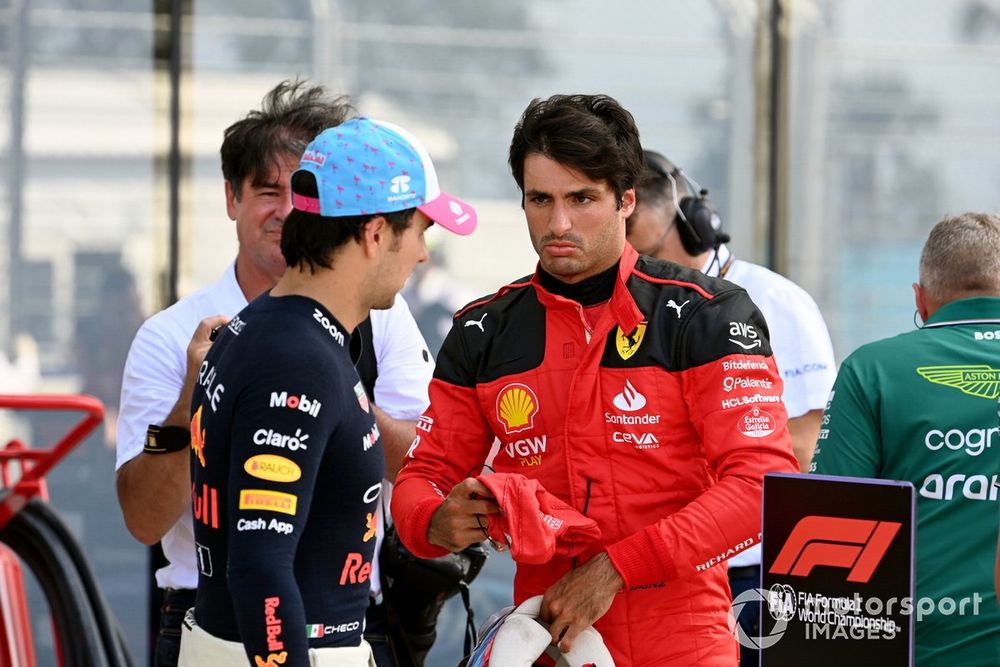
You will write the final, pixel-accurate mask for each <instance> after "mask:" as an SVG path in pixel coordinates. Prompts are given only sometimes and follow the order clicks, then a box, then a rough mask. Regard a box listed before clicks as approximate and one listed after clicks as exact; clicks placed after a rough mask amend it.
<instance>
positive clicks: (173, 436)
mask: <svg viewBox="0 0 1000 667" xmlns="http://www.w3.org/2000/svg"><path fill="white" fill-rule="evenodd" d="M190 446H191V431H189V430H187V429H186V428H184V427H183V426H157V425H156V424H150V425H149V428H148V429H146V445H145V446H144V447H143V448H142V451H144V452H146V453H147V454H170V453H171V452H179V451H181V450H182V449H187V448H188V447H190Z"/></svg>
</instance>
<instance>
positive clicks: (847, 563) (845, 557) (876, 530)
mask: <svg viewBox="0 0 1000 667" xmlns="http://www.w3.org/2000/svg"><path fill="white" fill-rule="evenodd" d="M900 526H902V524H901V523H898V522H895V521H870V520H867V519H844V518H840V517H833V516H815V515H814V516H807V517H804V518H802V519H800V520H799V522H798V523H797V524H795V528H793V529H792V532H791V534H790V535H789V536H788V539H787V540H785V545H784V546H783V547H781V551H780V552H779V553H778V557H777V558H775V559H774V564H773V565H771V569H770V570H769V572H770V573H771V574H782V575H788V576H792V577H808V576H809V573H810V572H812V569H813V568H814V567H816V566H818V565H826V566H831V567H841V568H845V569H848V570H850V571H849V572H848V574H847V581H853V582H857V583H861V584H865V583H868V581H869V580H870V579H871V578H872V575H873V574H874V573H875V569H876V568H877V567H878V565H879V563H881V562H882V557H883V556H885V552H886V551H887V550H888V549H889V545H890V544H892V541H893V538H895V537H896V533H897V532H899V528H900Z"/></svg>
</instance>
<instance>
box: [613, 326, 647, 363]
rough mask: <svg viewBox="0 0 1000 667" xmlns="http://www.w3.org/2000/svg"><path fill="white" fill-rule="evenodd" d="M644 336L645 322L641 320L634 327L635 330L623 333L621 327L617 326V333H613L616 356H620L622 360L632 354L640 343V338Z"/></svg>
mask: <svg viewBox="0 0 1000 667" xmlns="http://www.w3.org/2000/svg"><path fill="white" fill-rule="evenodd" d="M645 336H646V323H645V322H642V323H641V324H639V326H637V327H636V328H635V331H633V332H632V333H630V334H628V335H627V336H626V335H625V332H624V331H622V328H621V327H618V333H617V334H615V349H617V350H618V356H619V357H621V358H622V361H624V360H625V359H628V358H629V357H631V356H632V355H634V354H635V353H636V352H637V351H638V350H639V346H640V345H642V339H643V338H644V337H645Z"/></svg>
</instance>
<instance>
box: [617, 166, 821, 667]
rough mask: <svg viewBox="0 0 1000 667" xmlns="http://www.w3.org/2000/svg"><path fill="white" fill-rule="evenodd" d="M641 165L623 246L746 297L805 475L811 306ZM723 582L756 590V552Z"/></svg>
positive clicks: (698, 202)
mask: <svg viewBox="0 0 1000 667" xmlns="http://www.w3.org/2000/svg"><path fill="white" fill-rule="evenodd" d="M643 158H644V160H645V169H644V170H643V175H642V178H641V179H640V181H639V185H638V186H637V187H636V201H637V203H636V208H635V211H634V212H633V213H632V215H631V216H629V218H628V220H627V221H626V233H627V235H628V241H629V242H630V243H631V244H632V245H633V246H634V247H635V249H636V250H637V251H638V252H639V253H641V254H643V255H649V256H651V257H656V258H657V259H664V260H668V261H671V262H675V263H677V264H681V265H684V266H688V267H691V268H694V269H700V270H701V271H703V272H704V273H706V274H708V275H710V276H715V277H719V278H724V279H726V280H729V281H730V282H733V283H736V284H737V285H739V286H741V287H743V288H744V289H745V290H746V291H747V293H749V295H750V298H751V299H752V300H753V302H754V303H755V304H756V305H757V307H758V308H760V311H761V313H763V315H764V319H765V320H767V325H768V329H769V331H770V341H771V350H772V351H773V353H774V359H775V361H776V362H777V364H778V370H779V371H780V373H781V379H782V381H783V382H784V391H783V393H782V395H781V398H782V401H783V402H784V403H785V407H786V408H787V410H788V430H789V432H790V434H791V436H792V448H793V449H794V451H795V457H796V458H797V459H798V460H799V467H800V469H801V470H802V472H808V470H809V466H810V464H811V461H812V456H813V451H814V450H815V448H816V439H817V437H818V436H819V433H820V422H821V420H822V419H823V408H824V407H825V406H826V401H827V397H828V396H829V394H830V388H831V387H832V386H833V381H834V379H835V378H836V375H837V367H836V364H835V362H834V358H833V345H832V343H831V342H830V334H829V333H828V332H827V329H826V323H825V322H824V321H823V316H822V315H821V314H820V311H819V307H818V306H817V305H816V302H815V301H814V300H813V298H812V297H811V296H809V294H808V293H807V292H806V291H805V290H804V289H802V288H801V287H799V286H798V285H796V284H795V283H793V282H792V281H791V280H789V279H787V278H785V277H784V276H781V275H778V274H777V273H774V272H773V271H770V270H769V269H766V268H764V267H763V266H759V265H757V264H752V263H750V262H745V261H742V260H738V259H736V258H735V257H734V256H733V254H732V253H731V252H730V251H729V248H727V247H726V245H725V243H726V241H728V240H729V236H728V235H727V234H725V233H723V232H722V229H721V227H722V225H721V220H720V218H719V216H718V215H717V214H716V213H715V211H713V210H712V208H711V204H710V203H709V202H708V199H707V194H708V193H707V192H706V191H704V190H701V189H700V188H699V187H698V186H697V184H695V183H694V182H693V181H692V180H691V179H689V178H688V177H687V176H686V175H685V174H684V173H683V172H682V171H681V169H680V168H679V167H677V166H676V165H675V164H673V163H672V162H671V161H670V160H668V159H667V158H666V157H664V156H663V155H661V154H660V153H657V152H655V151H649V150H647V151H643ZM734 342H735V341H734ZM738 344H739V343H738ZM751 344H752V343H751ZM739 379H740V378H739V373H738V372H734V373H733V375H732V381H733V384H732V385H731V386H729V387H723V389H724V390H725V391H726V392H732V393H733V395H734V396H740V395H741V394H743V393H746V392H741V391H740V386H739ZM750 393H752V391H751V392H750ZM729 583H730V587H731V588H732V592H733V596H734V597H736V596H738V595H739V594H740V593H741V592H743V591H745V590H748V589H752V588H756V587H758V586H760V547H759V546H757V547H754V548H753V549H750V550H748V551H747V552H745V553H743V554H738V555H736V556H734V557H733V558H731V559H729ZM757 608H758V606H757V605H752V604H748V605H746V606H745V607H744V609H743V613H742V614H741V615H740V624H741V625H742V626H743V627H744V629H745V630H746V631H747V634H748V635H749V636H751V637H754V636H759V634H760V632H759V623H758V618H757V613H758V612H757ZM741 645H742V647H741V661H740V662H741V664H757V656H756V651H754V650H752V649H751V648H749V647H747V646H746V645H745V644H744V643H743V642H742V641H741Z"/></svg>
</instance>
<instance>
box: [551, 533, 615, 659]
mask: <svg viewBox="0 0 1000 667" xmlns="http://www.w3.org/2000/svg"><path fill="white" fill-rule="evenodd" d="M624 584H625V582H624V581H623V580H622V577H621V575H620V574H618V570H616V569H615V566H614V565H613V564H612V563H611V558H610V557H609V556H608V554H607V552H601V553H599V554H597V555H596V556H594V557H593V558H591V559H590V560H589V561H587V562H586V564H584V565H583V566H582V567H579V568H577V569H575V570H571V571H569V572H567V573H566V574H565V575H563V577H562V578H561V579H560V580H559V581H557V582H556V583H554V584H552V586H550V587H549V590H547V591H545V596H544V597H543V598H542V610H541V614H540V618H541V619H542V620H543V621H545V622H546V623H548V624H549V630H550V631H551V633H552V643H553V644H556V645H558V646H559V650H560V651H562V652H563V653H566V652H567V651H569V650H570V648H572V645H573V640H574V639H576V636H577V635H578V634H580V633H581V632H582V631H583V630H585V629H586V628H587V627H588V626H591V625H593V624H594V622H595V621H597V619H599V618H600V617H601V616H604V614H605V613H607V611H608V609H610V608H611V603H612V602H613V601H614V599H615V595H616V594H617V593H618V591H620V590H621V589H622V586H623V585H624Z"/></svg>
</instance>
